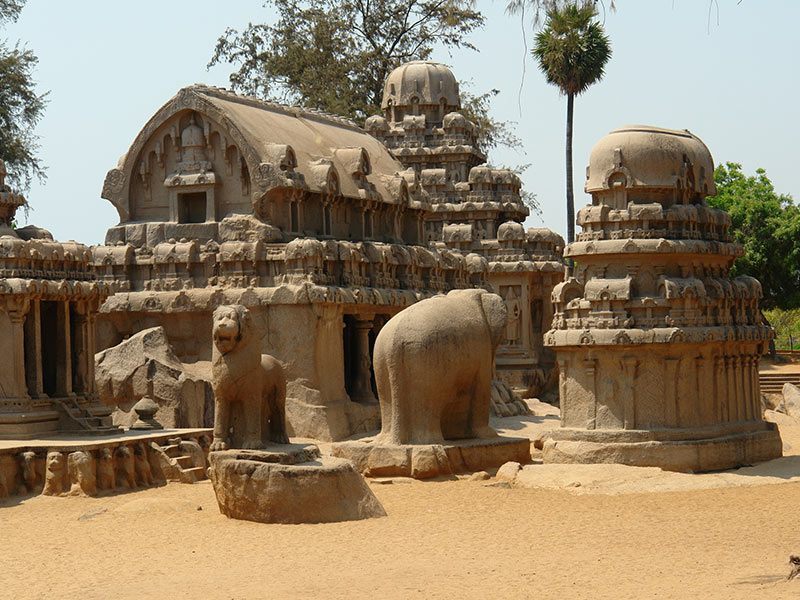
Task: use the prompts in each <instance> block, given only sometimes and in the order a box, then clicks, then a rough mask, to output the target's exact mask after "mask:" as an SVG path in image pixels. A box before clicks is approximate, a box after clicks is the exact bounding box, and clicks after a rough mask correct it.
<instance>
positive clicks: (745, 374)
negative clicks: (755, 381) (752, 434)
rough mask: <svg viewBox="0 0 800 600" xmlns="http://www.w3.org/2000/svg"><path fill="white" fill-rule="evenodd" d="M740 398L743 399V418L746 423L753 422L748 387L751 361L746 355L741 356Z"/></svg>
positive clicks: (751, 392)
mask: <svg viewBox="0 0 800 600" xmlns="http://www.w3.org/2000/svg"><path fill="white" fill-rule="evenodd" d="M741 360H742V363H741V364H742V396H743V398H744V402H743V404H744V418H745V420H747V421H752V420H753V390H752V386H751V385H750V367H751V362H750V361H751V359H750V357H749V356H748V355H746V354H742V359H741Z"/></svg>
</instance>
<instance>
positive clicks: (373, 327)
mask: <svg viewBox="0 0 800 600" xmlns="http://www.w3.org/2000/svg"><path fill="white" fill-rule="evenodd" d="M388 320H389V316H388V315H370V316H369V317H361V316H358V315H344V328H343V329H342V343H343V344H342V345H343V350H344V383H345V390H346V391H347V394H348V396H350V399H351V400H352V401H353V402H361V403H364V404H369V403H374V402H377V401H378V388H377V386H376V385H375V371H374V369H373V368H372V353H373V351H374V350H375V338H376V337H377V335H378V332H380V330H381V328H382V327H383V326H384V325H385V324H386V321H388Z"/></svg>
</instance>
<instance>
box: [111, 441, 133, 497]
mask: <svg viewBox="0 0 800 600" xmlns="http://www.w3.org/2000/svg"><path fill="white" fill-rule="evenodd" d="M114 462H115V465H114V479H115V480H116V482H117V487H127V488H130V489H132V490H133V489H136V472H135V468H134V460H133V453H132V452H131V449H130V448H128V447H127V446H119V447H117V449H116V450H114Z"/></svg>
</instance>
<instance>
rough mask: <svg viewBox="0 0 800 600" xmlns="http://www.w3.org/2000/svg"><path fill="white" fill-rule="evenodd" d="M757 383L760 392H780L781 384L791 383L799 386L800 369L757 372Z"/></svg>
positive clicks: (781, 389) (781, 390)
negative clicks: (779, 371)
mask: <svg viewBox="0 0 800 600" xmlns="http://www.w3.org/2000/svg"><path fill="white" fill-rule="evenodd" d="M758 379H759V383H760V385H761V393H762V394H780V393H782V392H783V384H784V383H791V384H793V385H796V386H798V387H800V371H798V372H792V371H789V372H784V373H759V374H758Z"/></svg>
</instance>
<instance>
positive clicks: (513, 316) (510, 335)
mask: <svg viewBox="0 0 800 600" xmlns="http://www.w3.org/2000/svg"><path fill="white" fill-rule="evenodd" d="M504 300H505V303H506V313H507V314H508V320H507V321H506V337H505V342H506V344H508V345H510V346H513V345H516V344H518V343H519V326H520V318H521V316H522V315H521V311H520V307H519V298H518V297H517V294H515V293H514V286H508V288H507V290H506V294H505V298H504Z"/></svg>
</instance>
